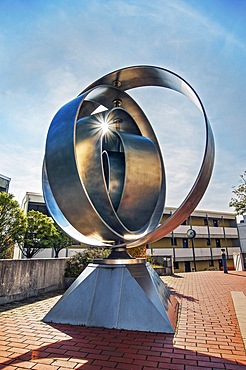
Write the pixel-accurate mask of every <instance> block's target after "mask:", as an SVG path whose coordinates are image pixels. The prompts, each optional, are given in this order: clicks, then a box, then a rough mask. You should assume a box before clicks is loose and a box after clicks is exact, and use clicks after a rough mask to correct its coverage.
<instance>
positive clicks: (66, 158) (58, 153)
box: [43, 66, 214, 247]
mask: <svg viewBox="0 0 246 370" xmlns="http://www.w3.org/2000/svg"><path fill="white" fill-rule="evenodd" d="M142 86H160V87H165V88H170V89H172V90H175V91H178V92H180V93H182V94H184V95H186V96H187V97H188V98H189V99H190V100H191V101H193V103H195V105H196V106H197V107H198V108H199V109H200V111H201V112H202V114H203V116H204V122H205V130H206V145H205V152H204V157H203V162H202V165H201V168H200V171H199V174H198V176H197V178H196V180H195V183H194V185H193V186H192V188H191V190H190V192H189V194H188V195H187V197H186V198H185V200H184V201H183V203H182V204H181V206H180V207H179V208H178V209H177V210H176V212H175V213H174V214H173V215H172V216H171V217H169V219H168V220H167V221H166V222H164V223H163V224H162V225H160V226H159V227H157V224H158V219H160V216H161V215H162V211H163V207H164V200H165V175H164V166H163V162H162V158H161V151H160V148H159V145H158V142H157V140H156V137H155V134H154V132H153V130H152V128H151V125H150V124H149V122H148V120H147V118H146V117H145V115H144V113H143V111H142V110H141V109H140V107H139V106H138V105H137V104H136V103H135V102H134V100H133V99H131V98H130V97H129V95H128V94H126V93H125V90H129V89H133V88H136V87H142ZM122 101H123V105H124V107H123V108H124V109H125V110H126V112H127V113H129V114H130V116H131V117H132V119H133V121H135V123H136V125H137V129H136V131H138V130H139V131H140V133H141V136H145V137H147V138H148V139H149V140H150V141H151V142H153V144H154V145H155V147H156V150H157V153H158V157H159V159H160V167H161V171H160V181H161V184H160V188H159V190H160V191H159V196H158V199H157V201H156V205H155V208H154V211H153V212H152V215H150V216H149V217H150V221H149V223H148V225H147V226H146V227H142V229H141V228H140V229H139V230H133V231H131V230H128V231H130V232H129V234H124V233H125V232H126V231H127V228H125V226H124V222H123V223H122V222H121V220H120V218H118V219H117V217H116V218H114V217H113V214H114V213H115V212H114V210H113V211H112V212H111V213H112V217H111V215H110V214H109V215H108V216H107V217H108V221H110V222H105V219H104V218H105V217H104V216H103V217H101V216H100V212H99V213H98V211H97V210H96V209H95V207H94V205H93V204H92V203H91V199H90V197H88V193H87V190H86V189H85V188H84V183H83V181H81V177H82V176H81V174H82V172H83V171H82V172H81V171H80V170H79V171H78V168H77V165H78V162H79V161H78V157H76V151H77V147H79V144H78V142H77V144H78V145H77V144H75V143H76V139H77V137H76V124H77V122H79V121H80V120H82V121H83V120H87V119H88V118H85V117H87V116H89V117H90V118H89V119H91V117H92V115H91V113H92V112H93V111H94V110H95V109H96V108H97V107H98V106H100V105H103V106H105V107H106V108H107V109H112V102H113V103H114V106H116V107H117V106H118V105H119V104H121V103H122ZM128 128H129V127H128ZM125 132H126V134H123V135H121V140H122V137H124V135H127V129H126V131H125ZM119 136H120V135H119ZM133 137H134V134H133ZM64 138H65V140H64ZM138 141H139V140H138ZM140 141H141V140H140ZM130 146H131V145H130ZM89 152H90V150H89V151H88V152H87V153H89ZM129 153H130V152H129ZM104 157H105V155H104ZM106 157H107V156H106ZM71 158H72V159H71ZM102 158H103V155H102ZM108 158H109V157H108ZM112 158H113V157H112ZM102 161H103V160H102ZM112 161H113V159H112ZM108 163H109V164H110V163H113V162H110V160H109V159H108ZM213 163H214V139H213V133H212V130H211V126H210V123H209V121H208V118H207V116H206V113H205V110H204V107H203V105H202V102H201V100H200V98H199V97H198V95H197V94H196V92H195V91H194V89H193V88H192V87H191V86H190V85H189V84H188V83H187V82H186V81H185V80H184V79H182V78H181V77H180V76H178V75H177V74H175V73H173V72H171V71H168V70H166V69H163V68H160V67H152V66H136V67H129V68H124V69H120V70H117V71H115V72H112V73H110V74H107V75H106V76H104V77H102V78H100V79H99V80H97V81H96V82H94V83H93V84H91V85H90V86H89V87H87V88H86V89H85V90H84V91H83V92H82V93H81V94H80V95H79V96H78V97H77V98H76V99H74V100H73V101H72V102H70V103H68V104H67V105H66V106H64V107H63V108H62V109H61V110H60V111H59V112H58V113H57V115H56V116H55V117H54V119H53V121H52V124H51V127H50V130H49V133H48V137H47V144H46V154H45V160H44V170H43V189H44V197H45V200H46V204H47V207H48V209H49V211H50V213H51V215H52V216H53V218H54V219H55V220H56V222H57V223H58V224H59V225H60V226H61V227H62V228H63V229H64V230H65V231H66V232H67V233H68V234H69V235H71V236H72V237H74V238H75V239H77V240H79V241H81V242H83V243H86V244H90V245H100V246H105V245H108V246H109V245H111V243H110V242H111V241H114V242H115V241H118V243H119V244H127V246H128V247H132V246H138V245H142V244H145V243H151V242H154V241H156V240H159V239H161V238H162V237H164V236H165V235H166V234H168V233H169V232H171V231H172V230H174V229H175V228H176V227H177V226H179V225H180V224H181V223H182V222H183V221H184V220H185V219H186V218H187V217H188V216H189V215H190V214H191V212H192V211H193V210H194V209H195V207H196V206H197V204H198V203H199V201H200V200H201V198H202V196H203V194H204V192H205V190H206V188H207V185H208V183H209V180H210V178H211V174H212V169H213ZM68 164H69V166H68ZM101 166H103V164H101ZM105 166H106V165H105ZM68 167H69V169H68ZM61 172H62V173H63V176H61ZM116 172H117V171H116ZM117 176H118V175H117ZM103 178H104V186H105V185H106V180H105V174H104V176H103ZM100 180H102V178H101V179H100ZM95 181H96V180H95ZM99 182H100V181H99ZM157 182H158V181H157ZM98 186H99V187H100V186H101V185H100V184H98ZM154 186H159V185H156V184H155V185H154ZM81 188H82V190H81ZM81 191H82V193H81ZM117 191H119V189H118V190H117ZM78 194H79V195H78ZM136 194H137V193H136ZM106 203H107V202H106ZM109 203H110V202H109ZM111 203H112V202H111ZM80 207H81V208H80ZM75 208H76V209H77V210H78V209H81V210H82V212H83V209H84V214H83V215H82V217H79V218H78V213H76V212H75V214H73V210H74V209H75ZM113 208H114V207H113ZM69 209H71V210H72V212H71V211H70V210H69ZM140 211H141V207H140ZM82 212H81V213H82ZM122 214H123V215H124V212H123V213H122ZM104 215H105V214H104ZM114 216H115V215H114ZM123 218H124V216H123ZM133 223H134V219H133V220H132V224H133ZM132 224H131V225H132ZM140 224H141V223H140ZM88 225H90V227H89V228H88ZM115 226H116V227H115ZM116 230H117V231H116ZM142 231H143V236H141V232H142Z"/></svg>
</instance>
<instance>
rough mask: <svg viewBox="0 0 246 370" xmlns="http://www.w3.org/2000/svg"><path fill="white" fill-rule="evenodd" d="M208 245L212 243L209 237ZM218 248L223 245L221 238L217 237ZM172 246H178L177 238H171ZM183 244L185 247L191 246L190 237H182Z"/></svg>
mask: <svg viewBox="0 0 246 370" xmlns="http://www.w3.org/2000/svg"><path fill="white" fill-rule="evenodd" d="M207 245H211V239H209V238H208V239H207ZM215 245H216V248H220V247H221V242H220V239H215ZM171 246H177V238H171ZM182 246H183V248H189V239H188V238H182Z"/></svg>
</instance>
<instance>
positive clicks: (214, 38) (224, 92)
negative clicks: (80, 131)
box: [0, 0, 246, 212]
mask: <svg viewBox="0 0 246 370" xmlns="http://www.w3.org/2000/svg"><path fill="white" fill-rule="evenodd" d="M245 36H246V1H245V0H233V1H232V0H152V1H149V0H148V1H147V0H118V1H115V0H73V1H71V0H35V1H34V0H1V1H0V94H1V99H0V128H1V129H0V148H1V155H0V174H3V175H5V176H7V177H10V178H11V182H10V189H9V191H10V192H11V193H13V194H14V195H15V198H16V199H17V200H18V201H19V203H21V201H22V199H23V198H24V196H25V193H26V192H27V191H28V192H42V181H41V172H42V162H43V157H44V153H45V142H46V136H47V132H48V128H49V125H50V122H51V121H52V118H53V117H54V115H55V114H56V112H57V111H58V110H59V108H60V107H62V106H63V105H64V104H66V103H67V102H68V101H70V100H72V99H73V98H75V97H76V96H77V95H78V94H79V93H80V92H81V91H82V90H84V89H85V88H86V87H87V86H88V85H90V84H91V83H92V82H93V81H95V80H97V79H98V78H100V77H101V76H103V75H105V74H107V73H109V72H111V71H114V70H117V69H120V68H124V67H128V66H134V65H150V66H151V65H152V66H159V67H162V68H165V69H168V70H170V71H172V72H175V73H176V74H178V75H180V76H181V77H182V78H184V79H185V80H186V81H187V82H188V83H189V84H191V86H192V87H193V88H194V89H195V91H196V92H197V93H198V95H199V97H200V98H201V101H202V103H203V105H204V107H205V110H206V113H207V116H208V118H209V121H210V123H211V126H212V129H213V132H214V136H215V145H216V158H215V166H214V171H213V175H212V178H211V181H210V184H209V186H208V189H207V191H206V193H205V195H204V197H203V199H202V200H201V202H200V203H199V205H198V207H197V208H198V209H206V210H214V211H222V212H223V211H224V212H228V211H229V212H233V211H234V209H233V208H230V207H229V202H230V199H231V197H232V195H233V194H232V186H233V185H236V186H237V185H239V183H240V174H242V173H243V171H244V170H246V144H245V143H246V129H245V117H246V89H245V86H246V37H245ZM128 93H129V94H130V95H131V96H132V97H133V98H134V99H135V100H136V101H137V103H138V104H139V105H140V106H141V108H142V109H143V110H144V112H145V113H146V114H147V116H148V118H149V120H150V122H151V124H152V126H153V128H154V130H155V133H156V135H157V137H158V140H159V143H160V145H161V149H162V153H163V158H164V163H165V171H166V178H167V199H166V205H167V206H173V207H177V206H179V205H180V203H181V202H182V201H183V200H184V198H185V196H186V195H187V193H188V192H189V190H190V188H191V186H192V184H193V182H194V181H195V178H196V176H197V173H198V171H199V168H200V165H201V161H202V158H203V151H204V144H205V129H204V121H203V117H202V116H201V113H200V112H199V110H198V109H197V108H196V106H194V104H192V103H191V102H190V101H189V100H188V99H187V98H186V97H184V96H183V95H181V94H179V93H177V92H173V91H170V90H167V89H164V88H154V87H148V88H147V87H144V88H139V89H134V90H131V91H128Z"/></svg>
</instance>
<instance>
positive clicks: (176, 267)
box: [173, 262, 179, 270]
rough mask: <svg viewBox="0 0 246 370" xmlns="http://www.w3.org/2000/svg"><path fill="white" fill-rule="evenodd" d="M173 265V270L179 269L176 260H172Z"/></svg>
mask: <svg viewBox="0 0 246 370" xmlns="http://www.w3.org/2000/svg"><path fill="white" fill-rule="evenodd" d="M173 267H174V270H178V269H179V263H178V262H174V263H173Z"/></svg>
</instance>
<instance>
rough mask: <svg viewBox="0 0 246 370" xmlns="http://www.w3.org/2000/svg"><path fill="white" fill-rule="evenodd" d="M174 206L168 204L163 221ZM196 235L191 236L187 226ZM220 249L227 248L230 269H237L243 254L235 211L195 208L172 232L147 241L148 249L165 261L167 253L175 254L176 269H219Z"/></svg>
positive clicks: (154, 255)
mask: <svg viewBox="0 0 246 370" xmlns="http://www.w3.org/2000/svg"><path fill="white" fill-rule="evenodd" d="M174 211H175V208H173V207H166V208H165V212H164V214H163V219H162V222H164V221H165V220H166V219H167V218H168V217H169V216H170V215H171V214H172V213H173V212H174ZM190 229H192V230H194V231H195V237H194V238H189V237H188V234H189V233H188V234H187V232H188V230H190ZM221 249H224V250H225V253H226V257H227V266H228V269H234V266H235V264H236V261H238V259H240V258H241V248H240V240H239V237H238V229H237V220H236V214H235V213H231V212H227V213H226V212H215V211H203V210H195V211H194V212H193V213H192V214H191V216H190V217H189V218H188V219H187V220H186V221H185V222H183V224H182V225H180V226H179V227H178V228H177V229H175V230H174V231H173V232H172V233H170V234H168V235H166V236H165V237H164V238H163V239H161V240H159V241H158V242H155V243H153V244H149V245H148V249H147V253H148V254H149V255H151V256H153V257H154V260H155V261H156V262H157V263H160V264H162V262H163V257H164V256H172V260H173V267H174V272H190V271H203V270H219V269H221V268H222V260H221V253H222V252H221Z"/></svg>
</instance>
